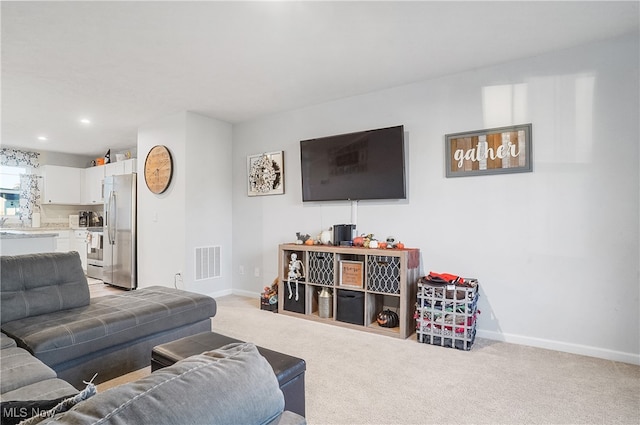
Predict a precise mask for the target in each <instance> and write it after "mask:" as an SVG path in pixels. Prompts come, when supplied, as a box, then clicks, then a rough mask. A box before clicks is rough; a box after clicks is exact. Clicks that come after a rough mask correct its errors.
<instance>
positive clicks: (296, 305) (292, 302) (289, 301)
mask: <svg viewBox="0 0 640 425" xmlns="http://www.w3.org/2000/svg"><path fill="white" fill-rule="evenodd" d="M304 291H305V289H304V283H298V300H296V284H295V283H293V282H292V283H291V298H289V284H288V282H287V281H286V280H285V281H284V294H278V296H279V297H284V309H285V310H287V311H293V312H294V313H301V314H304V294H305V292H304Z"/></svg>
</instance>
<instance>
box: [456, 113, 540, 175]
mask: <svg viewBox="0 0 640 425" xmlns="http://www.w3.org/2000/svg"><path fill="white" fill-rule="evenodd" d="M445 143H446V165H445V171H446V176H447V177H464V176H480V175H486V174H507V173H526V172H531V171H532V157H531V124H522V125H514V126H511V127H499V128H491V129H488V130H478V131H468V132H465V133H455V134H447V135H445Z"/></svg>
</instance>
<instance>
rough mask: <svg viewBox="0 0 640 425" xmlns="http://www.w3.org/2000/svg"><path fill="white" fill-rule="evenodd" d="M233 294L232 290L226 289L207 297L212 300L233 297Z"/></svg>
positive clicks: (209, 294) (211, 293)
mask: <svg viewBox="0 0 640 425" xmlns="http://www.w3.org/2000/svg"><path fill="white" fill-rule="evenodd" d="M232 293H233V290H232V289H225V290H223V291H217V292H210V293H208V294H207V295H208V296H210V297H211V298H218V297H224V296H225V295H231V294H232Z"/></svg>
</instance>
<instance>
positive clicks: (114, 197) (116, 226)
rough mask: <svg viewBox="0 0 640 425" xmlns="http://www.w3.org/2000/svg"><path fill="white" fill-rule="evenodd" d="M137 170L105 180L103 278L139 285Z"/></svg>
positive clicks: (124, 285)
mask: <svg viewBox="0 0 640 425" xmlns="http://www.w3.org/2000/svg"><path fill="white" fill-rule="evenodd" d="M136 176H137V174H136V173H132V174H123V175H119V176H109V177H105V179H104V199H105V202H104V217H105V220H106V221H105V224H104V239H103V262H104V263H103V264H104V265H103V274H104V276H103V281H104V283H108V284H109V285H114V286H119V287H121V288H125V289H136V288H137V287H138V268H137V264H138V261H137V243H136V224H137V223H136V221H137V220H136V216H137V214H136V204H137V202H136Z"/></svg>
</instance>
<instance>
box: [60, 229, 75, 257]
mask: <svg viewBox="0 0 640 425" xmlns="http://www.w3.org/2000/svg"><path fill="white" fill-rule="evenodd" d="M56 233H57V234H58V237H57V238H56V252H69V251H73V249H71V241H70V239H69V230H56Z"/></svg>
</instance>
